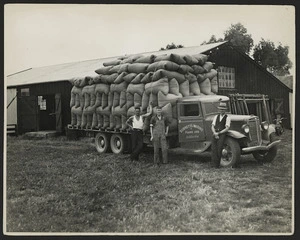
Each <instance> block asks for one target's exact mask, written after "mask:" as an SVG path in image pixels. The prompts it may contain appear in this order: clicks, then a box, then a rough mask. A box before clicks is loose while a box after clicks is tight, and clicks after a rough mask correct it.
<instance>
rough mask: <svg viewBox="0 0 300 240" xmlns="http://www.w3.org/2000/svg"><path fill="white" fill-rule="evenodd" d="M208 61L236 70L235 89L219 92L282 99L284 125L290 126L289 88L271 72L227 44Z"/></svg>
mask: <svg viewBox="0 0 300 240" xmlns="http://www.w3.org/2000/svg"><path fill="white" fill-rule="evenodd" d="M209 60H210V61H212V62H215V63H216V67H217V66H226V67H234V68H235V71H236V76H235V77H236V80H235V89H219V94H224V95H228V94H231V93H254V94H266V95H268V96H269V98H270V99H272V100H273V101H274V102H275V101H277V100H282V101H283V108H282V109H283V111H284V113H283V115H284V116H285V117H286V118H288V119H287V121H285V127H287V128H291V124H290V122H291V121H290V117H291V114H290V106H289V104H290V103H289V102H290V101H289V93H290V90H289V89H288V88H287V87H286V86H285V85H284V84H283V83H281V82H280V81H279V80H276V79H274V77H273V76H271V74H269V73H267V72H266V71H265V70H264V69H262V68H261V67H259V66H258V65H257V64H256V63H255V62H253V61H252V60H249V59H248V57H247V56H244V55H243V54H241V53H239V52H238V51H236V50H234V49H230V47H228V46H224V47H223V48H220V49H219V50H217V51H214V52H213V53H212V54H211V56H210V58H209Z"/></svg>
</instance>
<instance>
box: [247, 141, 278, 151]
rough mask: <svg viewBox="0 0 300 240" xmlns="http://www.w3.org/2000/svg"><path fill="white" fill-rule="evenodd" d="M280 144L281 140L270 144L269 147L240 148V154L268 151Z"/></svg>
mask: <svg viewBox="0 0 300 240" xmlns="http://www.w3.org/2000/svg"><path fill="white" fill-rule="evenodd" d="M280 142H281V140H277V141H274V142H271V143H270V144H269V145H263V146H254V147H246V148H242V153H251V152H256V151H269V149H271V148H272V147H274V146H276V145H278V144H279V143H280Z"/></svg>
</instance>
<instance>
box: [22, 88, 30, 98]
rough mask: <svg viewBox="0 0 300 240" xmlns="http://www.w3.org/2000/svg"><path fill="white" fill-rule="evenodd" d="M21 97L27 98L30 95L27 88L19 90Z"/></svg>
mask: <svg viewBox="0 0 300 240" xmlns="http://www.w3.org/2000/svg"><path fill="white" fill-rule="evenodd" d="M21 96H22V97H28V96H30V94H29V88H21Z"/></svg>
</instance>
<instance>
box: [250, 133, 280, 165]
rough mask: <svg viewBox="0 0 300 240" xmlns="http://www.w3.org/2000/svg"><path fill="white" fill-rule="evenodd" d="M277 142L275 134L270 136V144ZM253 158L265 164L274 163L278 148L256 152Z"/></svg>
mask: <svg viewBox="0 0 300 240" xmlns="http://www.w3.org/2000/svg"><path fill="white" fill-rule="evenodd" d="M275 140H276V136H275V133H271V134H270V142H273V141H275ZM252 155H253V157H254V158H255V159H256V161H258V162H261V163H264V162H272V161H273V160H274V158H275V157H276V155H277V146H274V147H272V148H271V149H269V151H258V152H254V153H253V154H252Z"/></svg>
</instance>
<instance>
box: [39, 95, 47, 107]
mask: <svg viewBox="0 0 300 240" xmlns="http://www.w3.org/2000/svg"><path fill="white" fill-rule="evenodd" d="M38 105H39V106H40V110H47V102H46V99H43V96H38Z"/></svg>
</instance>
